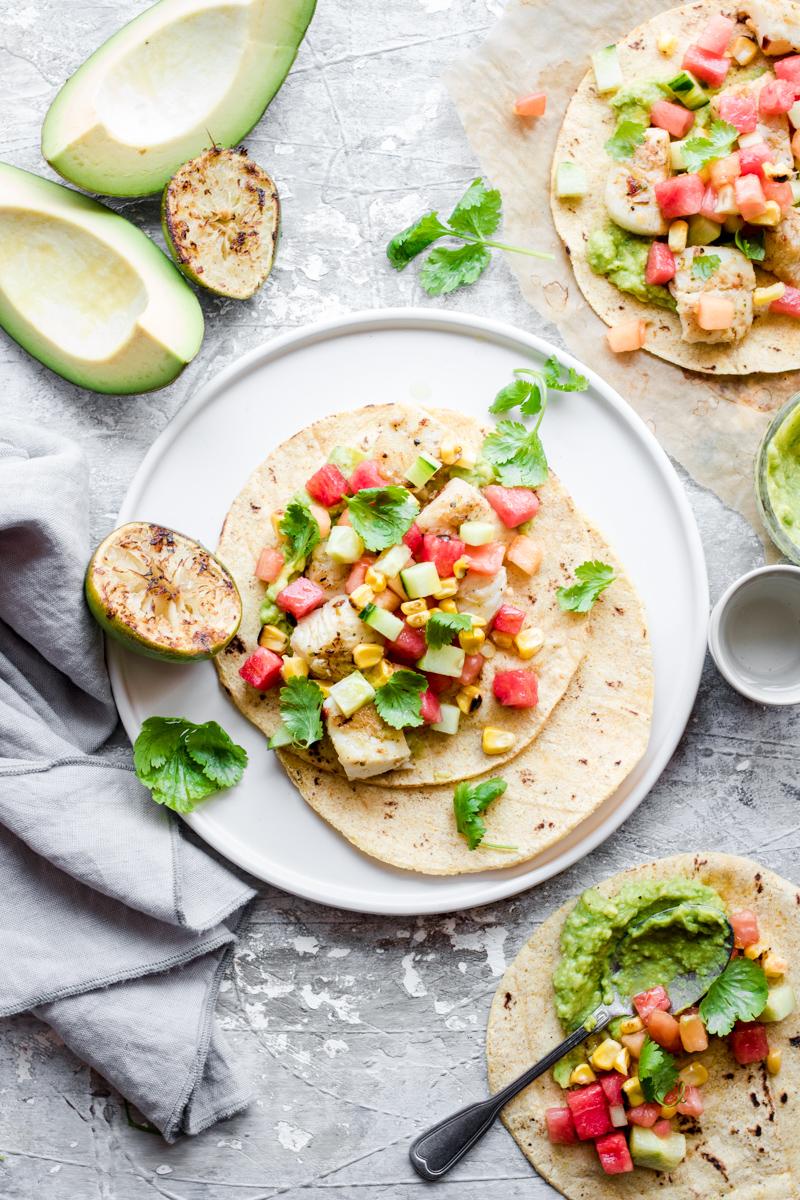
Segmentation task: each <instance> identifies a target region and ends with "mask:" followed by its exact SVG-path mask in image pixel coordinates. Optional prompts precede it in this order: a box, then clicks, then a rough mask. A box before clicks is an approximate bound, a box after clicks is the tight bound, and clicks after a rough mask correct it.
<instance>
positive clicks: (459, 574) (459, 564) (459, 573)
mask: <svg viewBox="0 0 800 1200" xmlns="http://www.w3.org/2000/svg"><path fill="white" fill-rule="evenodd" d="M468 570H469V559H468V558H457V559H456V561H455V562H454V563H453V574H454V575H455V577H456V579H463V578H464V576H465V575H466V573H467V571H468Z"/></svg>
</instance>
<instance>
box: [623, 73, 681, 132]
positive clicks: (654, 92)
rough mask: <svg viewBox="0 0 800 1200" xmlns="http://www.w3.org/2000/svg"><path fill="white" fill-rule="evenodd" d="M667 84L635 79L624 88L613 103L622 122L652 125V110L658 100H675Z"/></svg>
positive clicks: (653, 80)
mask: <svg viewBox="0 0 800 1200" xmlns="http://www.w3.org/2000/svg"><path fill="white" fill-rule="evenodd" d="M673 98H674V97H673V96H672V92H671V91H670V90H669V88H668V87H667V84H666V82H665V83H658V82H657V81H656V80H655V79H635V80H633V82H632V83H629V84H628V86H627V87H622V88H620V89H619V91H618V92H617V93H616V95H615V96H614V98H613V100H612V101H611V107H612V108H614V109H616V111H617V117H618V119H619V120H620V121H635V122H636V123H637V124H638V125H644V126H647V125H649V124H650V110H651V109H652V107H653V105H654V104H655V103H656V101H658V100H670V99H673Z"/></svg>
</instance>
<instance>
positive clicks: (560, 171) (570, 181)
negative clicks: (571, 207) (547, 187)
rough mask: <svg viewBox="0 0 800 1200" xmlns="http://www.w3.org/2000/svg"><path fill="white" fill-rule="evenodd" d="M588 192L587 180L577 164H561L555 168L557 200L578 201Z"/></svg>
mask: <svg viewBox="0 0 800 1200" xmlns="http://www.w3.org/2000/svg"><path fill="white" fill-rule="evenodd" d="M588 190H589V180H588V179H587V177H586V172H585V171H584V169H583V167H579V166H578V164H577V163H571V162H561V163H559V164H558V166H557V167H556V196H557V197H558V199H559V200H579V199H580V198H581V197H582V196H585V195H586V193H587V192H588Z"/></svg>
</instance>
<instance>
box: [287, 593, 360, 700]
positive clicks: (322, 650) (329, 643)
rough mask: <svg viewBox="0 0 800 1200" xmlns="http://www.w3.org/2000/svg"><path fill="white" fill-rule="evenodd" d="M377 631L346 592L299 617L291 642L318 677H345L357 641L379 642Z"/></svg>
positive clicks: (293, 649) (351, 662)
mask: <svg viewBox="0 0 800 1200" xmlns="http://www.w3.org/2000/svg"><path fill="white" fill-rule="evenodd" d="M380 640H381V639H380V635H379V634H377V633H376V632H375V630H374V629H371V628H370V626H369V625H365V624H364V622H363V621H362V620H361V619H360V618H359V616H358V613H357V612H356V611H355V609H354V608H353V606H352V604H351V603H350V600H349V598H348V597H347V596H336V597H335V598H334V599H333V600H328V601H327V603H326V604H323V605H322V607H321V608H317V609H315V610H314V612H312V613H309V614H308V616H307V617H303V618H302V620H300V621H298V623H297V626H296V627H295V629H294V632H293V633H292V636H291V639H290V644H291V647H292V652H293V653H294V654H301V655H302V656H303V658H305V659H306V661H307V662H308V667H309V671H310V673H311V674H312V675H315V676H316V677H317V679H344V677H345V675H349V674H350V672H351V671H352V670H353V669H354V668H353V651H354V650H355V648H356V646H357V645H358V644H359V643H360V642H379V641H380Z"/></svg>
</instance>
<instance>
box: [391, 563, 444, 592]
mask: <svg viewBox="0 0 800 1200" xmlns="http://www.w3.org/2000/svg"><path fill="white" fill-rule="evenodd" d="M400 580H401V582H402V584H403V587H404V588H405V589H406V593H407V595H408V598H409V600H419V599H421V598H422V597H423V596H432V595H433V594H434V592H438V591H439V588H440V587H441V586H442V581H441V579H440V578H439V572H438V571H437V570H436V566H435V564H434V563H432V562H421V563H415V564H414V566H413V567H406V569H405V570H404V571H401V572H400Z"/></svg>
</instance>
